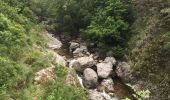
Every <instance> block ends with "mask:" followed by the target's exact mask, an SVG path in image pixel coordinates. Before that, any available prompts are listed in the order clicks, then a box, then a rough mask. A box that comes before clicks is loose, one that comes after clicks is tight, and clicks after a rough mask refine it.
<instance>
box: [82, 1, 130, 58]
mask: <svg viewBox="0 0 170 100" xmlns="http://www.w3.org/2000/svg"><path fill="white" fill-rule="evenodd" d="M126 12H127V5H126V4H125V3H124V2H123V1H122V0H108V1H106V2H104V3H103V4H102V5H100V6H99V7H98V8H97V12H96V14H95V15H94V16H93V17H92V20H91V24H90V25H89V26H88V27H87V29H85V30H82V32H83V34H84V35H85V36H86V37H87V38H88V39H89V40H91V41H93V42H96V41H97V43H102V44H104V45H107V46H114V49H113V51H115V50H118V52H119V53H116V52H115V55H116V56H122V53H123V52H122V49H123V48H122V47H124V46H125V45H126V42H127V41H128V39H129V37H130V32H129V24H128V23H127V22H126V21H125V20H124V14H126ZM99 46H100V45H99ZM116 47H118V48H116Z"/></svg>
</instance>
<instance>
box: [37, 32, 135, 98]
mask: <svg viewBox="0 0 170 100" xmlns="http://www.w3.org/2000/svg"><path fill="white" fill-rule="evenodd" d="M44 38H46V39H47V40H48V41H49V42H48V47H49V49H50V51H51V52H53V55H54V56H55V57H56V58H55V59H56V62H57V63H58V64H60V65H62V66H65V67H67V68H68V70H69V71H68V75H67V78H66V81H67V83H68V84H70V85H73V86H76V87H81V88H84V89H86V90H87V91H88V97H89V100H119V99H122V98H126V97H128V98H130V99H132V100H135V99H136V98H135V97H134V96H133V95H132V94H134V93H135V92H134V90H133V89H131V87H129V86H128V85H126V84H125V83H124V81H126V80H128V78H129V77H130V75H131V72H132V70H131V69H130V65H129V64H128V63H126V62H121V61H118V60H116V59H115V58H114V57H113V56H112V55H111V54H110V55H107V56H106V57H105V58H104V59H102V58H100V55H97V54H99V53H98V52H97V51H96V52H95V53H91V52H89V50H88V49H89V48H88V46H87V45H85V44H84V43H83V44H81V43H79V42H75V40H72V41H70V42H67V45H66V46H65V45H64V43H62V42H61V39H59V38H58V37H54V36H53V35H52V34H50V33H48V32H45V34H44ZM62 47H64V49H66V51H68V52H66V51H65V50H64V49H63V48H62ZM68 53H69V55H72V56H69V57H68V56H67V54H68ZM53 69H55V68H54V67H50V68H46V69H43V70H41V71H39V72H37V73H36V77H35V82H36V83H41V81H43V78H42V77H44V76H45V78H47V79H49V80H51V79H54V77H53Z"/></svg>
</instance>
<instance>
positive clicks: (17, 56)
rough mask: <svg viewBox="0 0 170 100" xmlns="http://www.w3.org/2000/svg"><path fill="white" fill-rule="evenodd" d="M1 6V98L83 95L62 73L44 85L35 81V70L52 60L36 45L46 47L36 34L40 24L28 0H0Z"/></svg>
mask: <svg viewBox="0 0 170 100" xmlns="http://www.w3.org/2000/svg"><path fill="white" fill-rule="evenodd" d="M0 6H1V7H0V99H1V100H9V99H10V98H11V99H15V100H16V99H17V100H32V99H33V98H37V99H39V100H44V99H45V98H46V99H45V100H47V99H48V100H56V99H57V100H60V99H61V98H63V99H62V100H69V99H68V98H66V97H65V94H68V95H69V96H70V100H73V99H74V100H80V99H85V97H86V96H85V92H84V91H83V90H81V89H77V90H76V89H75V88H74V87H72V86H70V85H68V84H66V82H65V80H64V78H63V77H64V76H62V78H61V79H58V80H56V81H55V82H53V83H51V84H49V85H47V86H36V85H34V82H33V81H34V77H35V73H36V72H37V71H39V70H40V69H42V68H46V67H49V66H50V65H51V64H54V62H53V60H52V59H53V57H52V56H51V55H50V54H48V53H45V52H42V51H40V50H39V49H37V48H35V45H36V46H40V47H41V48H44V49H45V48H46V43H45V41H44V40H43V38H42V37H41V36H40V34H39V32H41V31H42V29H43V27H42V25H38V24H37V23H35V20H36V18H37V17H36V16H35V14H34V13H33V12H32V10H31V9H30V8H29V7H28V2H27V0H25V1H23V0H21V1H20V0H0ZM56 67H57V68H60V69H61V70H63V71H61V70H59V71H60V73H58V72H56V73H58V74H57V76H59V75H60V76H61V75H63V74H64V73H66V72H67V70H66V69H64V67H60V66H59V65H56ZM64 70H65V71H64ZM64 75H65V74H64ZM58 81H59V82H58ZM45 87H46V88H45ZM59 87H63V88H59ZM70 91H72V92H70ZM47 92H48V93H47ZM57 93H60V95H57Z"/></svg>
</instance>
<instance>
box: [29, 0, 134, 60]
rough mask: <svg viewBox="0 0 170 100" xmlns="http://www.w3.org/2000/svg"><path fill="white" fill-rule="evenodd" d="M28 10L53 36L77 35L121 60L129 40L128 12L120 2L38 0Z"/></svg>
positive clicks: (126, 7) (112, 0)
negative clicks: (51, 31) (52, 31)
mask: <svg viewBox="0 0 170 100" xmlns="http://www.w3.org/2000/svg"><path fill="white" fill-rule="evenodd" d="M33 4H35V5H36V6H32V9H34V11H35V12H36V13H37V15H38V16H40V18H41V19H39V20H40V21H42V20H46V21H47V22H48V23H49V24H52V25H53V26H54V27H55V29H56V31H57V33H62V34H65V33H66V34H70V35H71V36H74V35H78V34H81V35H82V37H83V39H85V40H88V41H89V42H94V43H96V44H97V46H98V47H99V48H101V49H104V50H106V51H108V50H111V51H113V53H114V55H115V56H116V57H122V56H123V51H124V48H125V47H126V46H127V41H128V40H129V38H130V35H131V32H130V24H129V23H130V22H131V19H132V17H131V13H130V12H131V11H130V6H129V4H130V3H129V2H125V1H124V0H107V1H100V0H93V1H92V0H80V1H78V0H62V1H61V0H43V1H41V0H38V1H33Z"/></svg>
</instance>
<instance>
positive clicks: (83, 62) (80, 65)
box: [69, 57, 95, 72]
mask: <svg viewBox="0 0 170 100" xmlns="http://www.w3.org/2000/svg"><path fill="white" fill-rule="evenodd" d="M93 65H95V61H94V59H93V58H92V57H80V58H77V59H74V60H72V61H71V62H70V64H69V66H70V67H73V68H74V69H75V70H76V71H77V72H83V71H84V69H86V68H90V67H92V66H93Z"/></svg>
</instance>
